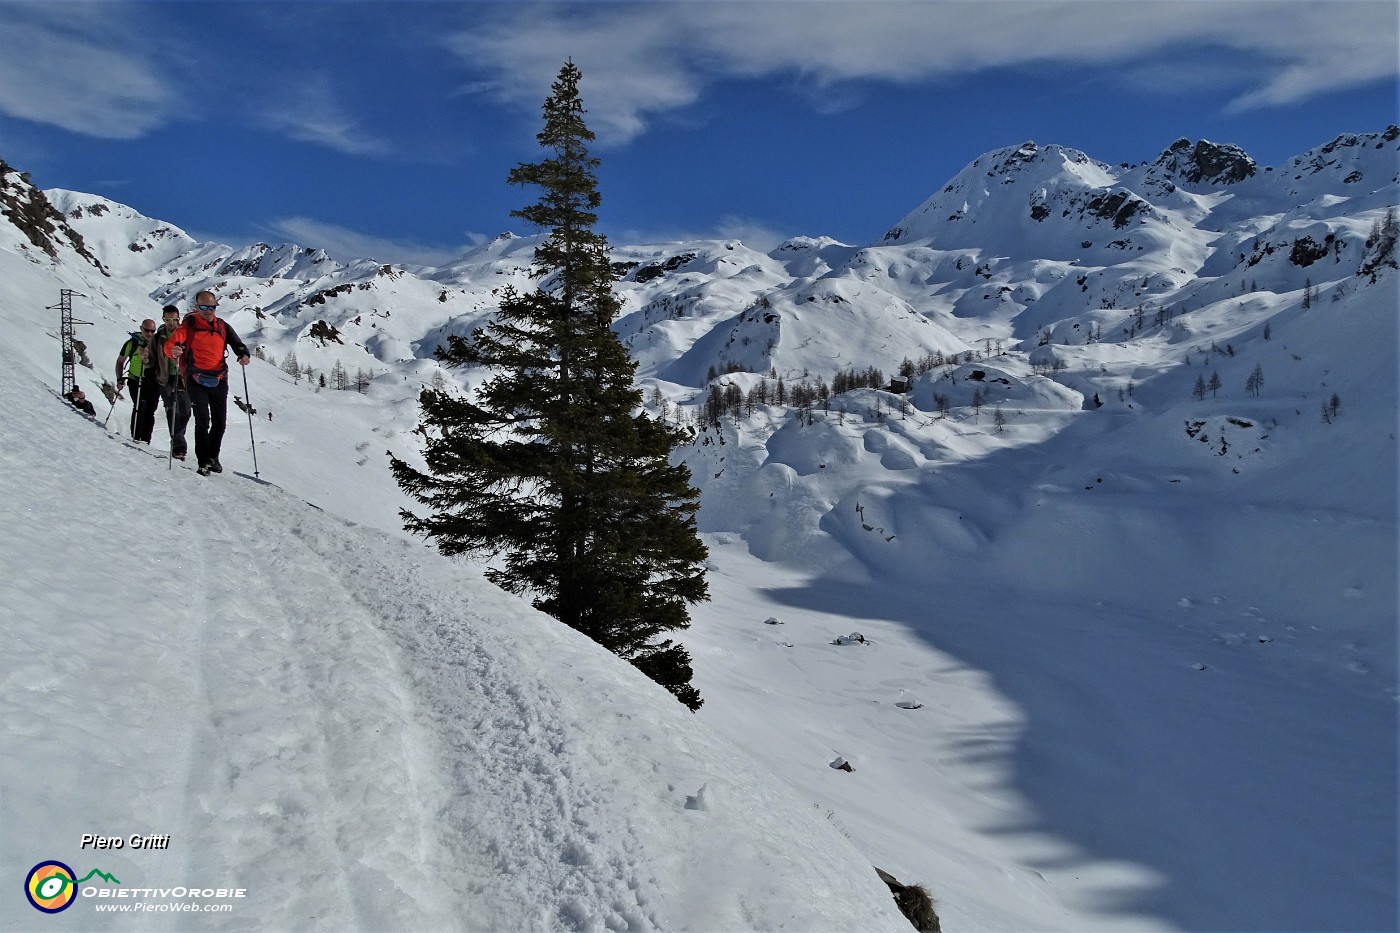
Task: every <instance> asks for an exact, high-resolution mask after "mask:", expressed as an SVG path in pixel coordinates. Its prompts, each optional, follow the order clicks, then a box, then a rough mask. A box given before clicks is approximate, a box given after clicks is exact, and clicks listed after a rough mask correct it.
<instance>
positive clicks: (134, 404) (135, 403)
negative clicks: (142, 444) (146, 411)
mask: <svg viewBox="0 0 1400 933" xmlns="http://www.w3.org/2000/svg"><path fill="white" fill-rule="evenodd" d="M144 383H145V380H144V379H138V380H136V396H135V397H134V398H133V399H132V400H131V439H132V440H133V441H134V440H136V420H137V419H138V418H140V417H141V414H140V412H141V388H142V385H143V384H144Z"/></svg>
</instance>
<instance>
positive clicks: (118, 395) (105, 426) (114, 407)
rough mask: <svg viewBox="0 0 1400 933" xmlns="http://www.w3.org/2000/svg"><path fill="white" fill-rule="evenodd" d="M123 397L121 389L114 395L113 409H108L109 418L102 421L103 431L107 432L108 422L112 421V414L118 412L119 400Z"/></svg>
mask: <svg viewBox="0 0 1400 933" xmlns="http://www.w3.org/2000/svg"><path fill="white" fill-rule="evenodd" d="M121 397H122V393H121V389H118V390H117V391H115V392H113V393H112V407H111V408H109V409H107V417H105V418H103V419H102V430H104V431H105V430H107V422H109V421H111V420H112V412H114V411H116V410H117V399H119V398H121Z"/></svg>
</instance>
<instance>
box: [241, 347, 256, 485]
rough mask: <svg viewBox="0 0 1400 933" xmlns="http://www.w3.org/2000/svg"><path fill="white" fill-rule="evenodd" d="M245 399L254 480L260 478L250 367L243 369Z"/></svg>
mask: <svg viewBox="0 0 1400 933" xmlns="http://www.w3.org/2000/svg"><path fill="white" fill-rule="evenodd" d="M243 399H244V402H245V403H246V404H247V405H248V443H250V444H252V445H253V478H254V479H257V477H258V442H257V440H255V439H254V437H253V397H252V396H251V395H249V394H248V367H247V366H244V367H243Z"/></svg>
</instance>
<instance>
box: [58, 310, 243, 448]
mask: <svg viewBox="0 0 1400 933" xmlns="http://www.w3.org/2000/svg"><path fill="white" fill-rule="evenodd" d="M218 307H219V300H218V298H217V297H216V296H215V295H214V293H213V292H207V291H203V292H200V293H199V294H197V295H195V298H194V310H193V311H192V312H191V313H190V314H188V315H186V316H185V319H184V320H183V321H181V320H180V309H179V308H177V307H175V306H174V305H166V306H165V307H164V308H163V309H162V310H161V324H160V326H159V327H157V326H156V322H155V321H153V320H149V319H147V320H145V321H142V322H141V329H140V331H139V332H136V333H133V334H132V335H131V337H130V339H128V340H127V341H126V342H125V343H124V344H122V348H121V353H120V354H118V356H117V372H116V375H117V391H116V395H115V398H121V397H122V388H123V386H124V387H125V388H126V389H128V390H129V391H130V392H131V398H132V407H131V437H132V439H133V440H135V441H137V442H139V443H143V444H149V443H150V442H151V434H152V432H153V431H154V430H155V422H156V406H157V404H159V403H162V402H163V403H164V405H165V423H166V426H167V427H168V428H169V429H170V456H172V457H174V458H175V459H176V460H184V459H185V458H186V456H188V453H189V447H188V445H187V444H186V442H185V429H186V427H187V426H188V425H189V420H190V415H191V414H193V415H194V455H195V460H196V461H198V463H199V469H198V473H199V475H200V476H208V475H209V474H210V473H222V472H223V471H224V468H223V465H222V464H221V463H219V449H220V447H221V446H222V444H223V438H224V426H225V424H226V423H227V421H228V363H227V362H226V360H225V355H226V353H227V351H228V350H229V349H232V350H233V355H234V357H235V358H236V359H237V360H238V362H239V365H242V366H247V365H248V360H249V358H250V354H249V352H248V347H247V346H246V345H245V344H244V343H243V341H242V340H241V339H240V338H239V336H238V334H236V333H235V332H234V330H233V328H232V327H229V326H228V324H226V323H225V322H224V321H223V320H221V319H220V318H219V317H218V316H217V314H218ZM68 399H69V401H71V402H72V403H73V404H74V405H75V406H77V407H78V408H79V409H80V410H82V411H85V412H86V413H88V414H90V415H93V414H95V412H93V409H92V403H91V402H89V401H87V398H86V396H85V395H84V394H83V391H82V389H80V388H76V387H75V388H74V389H73V391H72V392H71V393H69V395H68ZM113 404H116V403H115V400H114V401H113Z"/></svg>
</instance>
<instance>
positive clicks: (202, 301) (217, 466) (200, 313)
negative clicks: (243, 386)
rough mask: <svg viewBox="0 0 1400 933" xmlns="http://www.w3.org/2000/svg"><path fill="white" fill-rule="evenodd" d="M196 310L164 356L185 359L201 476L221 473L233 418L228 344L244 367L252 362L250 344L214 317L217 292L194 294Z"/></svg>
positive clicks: (183, 365)
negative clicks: (227, 428)
mask: <svg viewBox="0 0 1400 933" xmlns="http://www.w3.org/2000/svg"><path fill="white" fill-rule="evenodd" d="M194 308H195V310H194V313H193V314H190V315H187V316H186V317H185V320H184V321H183V322H182V323H181V324H180V326H179V327H177V328H175V331H174V333H172V334H171V335H170V338H169V339H168V340H166V342H165V355H166V356H167V357H168V358H170V359H172V360H175V361H176V362H177V363H179V364H180V371H181V372H182V373H183V374H184V377H185V391H186V392H188V393H189V397H190V407H191V408H192V409H193V410H194V454H195V458H196V459H197V460H198V461H199V471H198V472H199V475H200V476H208V475H209V474H210V473H222V472H223V471H224V467H223V464H221V463H219V448H220V447H221V446H222V444H223V440H224V425H225V424H227V422H228V363H226V362H225V361H224V356H225V354H226V353H227V351H228V348H229V347H232V348H233V354H234V356H235V357H237V359H238V364H239V365H240V366H247V365H248V360H249V359H250V358H251V354H249V353H248V347H247V345H246V344H244V343H243V341H242V340H241V339H239V336H238V334H236V333H234V330H233V328H232V327H229V326H228V325H227V324H225V323H224V322H223V321H221V320H219V319H218V318H217V317H215V316H214V315H215V312H216V311H217V310H218V308H219V300H218V299H217V298H215V297H214V293H213V292H200V293H199V294H198V295H195V296H194Z"/></svg>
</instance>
